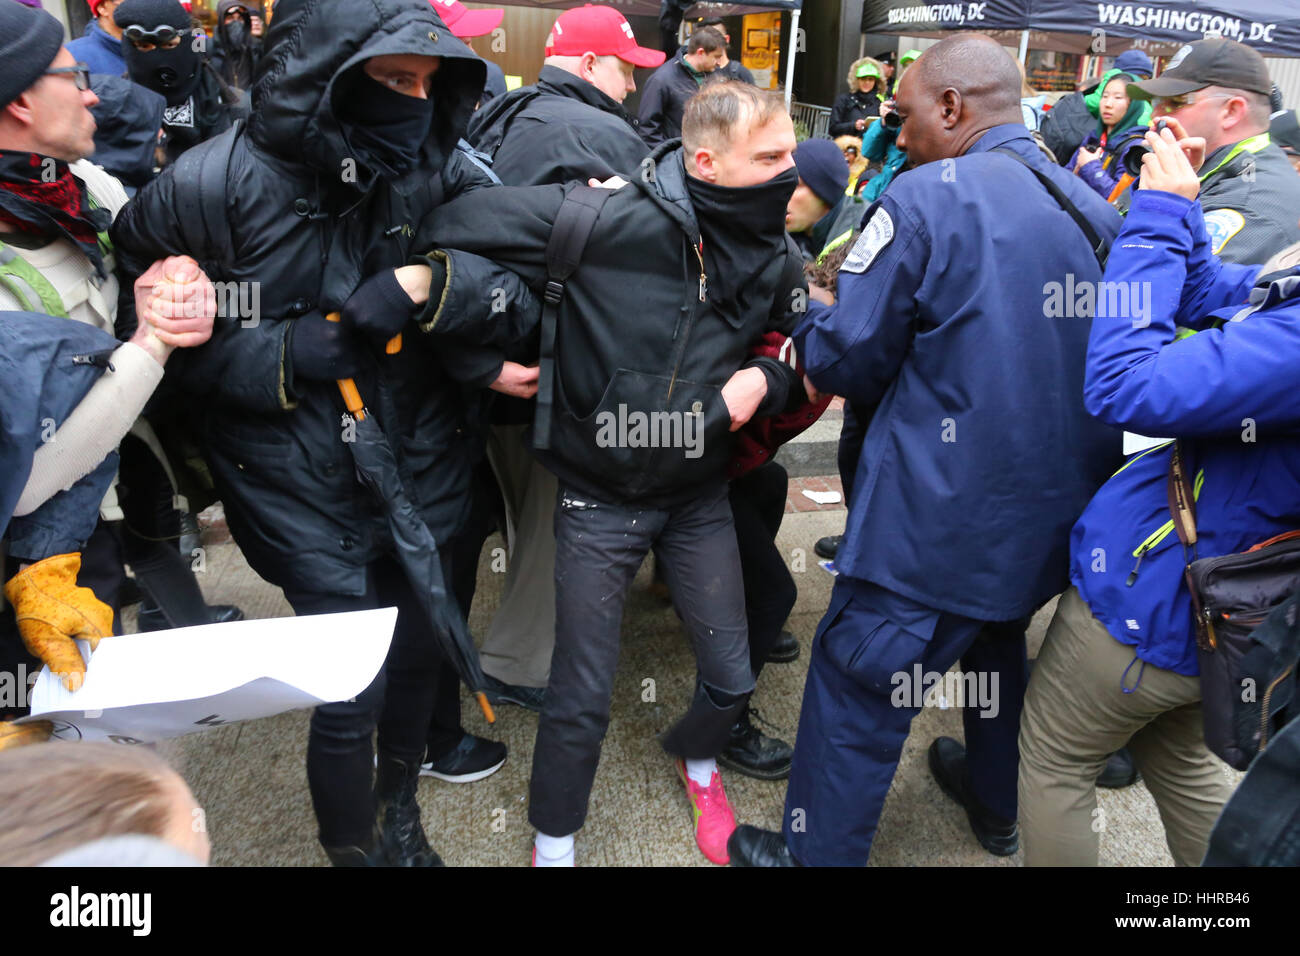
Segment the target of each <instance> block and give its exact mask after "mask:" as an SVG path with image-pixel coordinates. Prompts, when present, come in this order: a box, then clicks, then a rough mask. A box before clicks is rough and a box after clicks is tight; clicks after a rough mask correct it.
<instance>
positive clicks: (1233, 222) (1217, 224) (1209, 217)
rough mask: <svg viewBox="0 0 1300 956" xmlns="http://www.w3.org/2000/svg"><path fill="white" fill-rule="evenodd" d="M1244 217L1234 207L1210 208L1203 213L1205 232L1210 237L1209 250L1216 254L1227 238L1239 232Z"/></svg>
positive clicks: (1244, 220)
mask: <svg viewBox="0 0 1300 956" xmlns="http://www.w3.org/2000/svg"><path fill="white" fill-rule="evenodd" d="M1245 225H1246V217H1245V216H1243V215H1242V214H1241V213H1239V212H1237V210H1235V209H1212V210H1210V211H1209V212H1207V213H1206V214H1205V233H1206V235H1208V236H1209V237H1210V250H1211V251H1212V252H1213V253H1214V254H1215V255H1216V256H1217V255H1218V254H1219V250H1220V249H1222V248H1223V247H1224V246H1225V245H1227V244H1228V240H1229V239H1231V238H1232V237H1233V236H1235V235H1236V234H1237V233H1239V232H1241V230H1242V228H1243V227H1244V226H1245Z"/></svg>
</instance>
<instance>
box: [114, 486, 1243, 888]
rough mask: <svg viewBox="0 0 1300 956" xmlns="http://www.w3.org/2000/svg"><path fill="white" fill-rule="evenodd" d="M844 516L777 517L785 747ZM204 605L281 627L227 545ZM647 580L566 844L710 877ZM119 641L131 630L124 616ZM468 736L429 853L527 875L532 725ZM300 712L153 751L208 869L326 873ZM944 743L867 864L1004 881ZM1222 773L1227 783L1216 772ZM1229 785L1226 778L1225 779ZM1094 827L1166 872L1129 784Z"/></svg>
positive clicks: (485, 562) (670, 663)
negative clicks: (686, 787)
mask: <svg viewBox="0 0 1300 956" xmlns="http://www.w3.org/2000/svg"><path fill="white" fill-rule="evenodd" d="M843 522H844V511H843V507H842V506H838V507H823V508H818V509H816V510H812V511H801V512H799V513H795V514H787V515H786V518H785V522H784V524H783V526H782V529H781V533H780V536H779V539H778V545H779V546H780V547H781V549H782V551H783V553H784V554H786V555H787V557H788V560H789V563H790V565H791V567H792V569H793V570H794V571H795V578H796V580H797V581H798V583H799V601H798V604H797V605H796V607H795V611H794V613H793V615H792V616H791V619H790V627H791V629H792V630H793V631H794V633H795V634H796V635H798V637H799V638H800V641H801V643H802V644H803V653H802V654H801V655H800V657H799V659H798V660H797V661H795V662H794V663H791V664H772V665H769V666H768V667H767V668H766V670H765V671H764V673H763V675H762V677H761V679H760V681H759V687H758V691H757V692H756V694H755V696H754V702H755V704H756V705H757V707H758V709H759V711H760V712H761V714H762V716H763V717H764V718H765V719H766V720H768V721H770V722H771V723H772V724H773V725H774V726H775V730H769V731H768V732H769V733H772V734H775V735H776V736H780V737H784V738H785V739H787V740H790V741H793V740H794V737H795V730H796V727H797V724H798V716H799V704H800V700H801V695H802V691H803V682H804V677H805V674H806V672H807V661H808V642H809V641H810V640H811V638H812V635H813V632H814V630H815V628H816V625H817V622H818V620H819V619H820V617H821V615H822V612H823V611H824V610H825V608H826V606H827V602H828V599H829V595H830V589H831V583H832V578H831V576H830V575H829V574H828V573H827V572H826V571H824V570H823V569H821V568H820V567H819V566H818V565H817V558H816V556H815V555H814V553H813V550H812V545H813V542H814V541H816V539H817V538H819V537H821V536H822V535H826V534H832V533H836V532H839V531H840V530H842V529H843ZM501 546H502V542H501V539H500V538H498V537H495V536H494V537H493V538H492V539H490V540H489V541H488V543H487V546H486V547H485V549H484V554H483V556H482V559H481V561H480V566H479V587H478V595H477V598H476V600H475V602H474V607H473V610H472V613H471V615H470V626H471V629H472V631H473V632H474V633H475V634H482V633H483V632H484V631H485V630H486V626H487V623H488V621H489V619H490V617H491V614H492V613H493V611H494V610H495V608H496V606H497V603H498V600H499V596H500V591H501V586H502V582H503V579H504V575H502V574H498V573H493V572H492V570H491V552H492V549H493V548H497V547H501ZM199 577H200V579H201V581H202V584H203V590H204V592H205V593H206V594H207V596H208V600H209V601H210V602H213V603H218V602H219V603H234V604H238V605H240V606H241V607H242V608H243V609H244V610H245V612H246V613H247V615H248V616H249V617H274V616H285V615H288V614H289V613H290V610H289V606H288V604H286V603H285V601H284V598H283V596H282V595H281V593H280V591H279V590H278V589H277V588H274V587H271V586H270V585H268V584H266V583H265V582H264V581H262V580H261V579H260V578H258V577H257V575H256V574H254V573H253V572H252V570H251V569H249V567H248V565H247V564H246V563H245V562H244V559H243V556H242V554H241V553H240V552H239V549H238V548H237V547H235V545H233V544H231V543H224V544H212V545H209V546H208V553H207V570H206V572H205V573H203V574H201V575H199ZM648 585H649V573H648V569H646V568H643V569H642V572H641V575H640V577H639V578H638V580H637V582H636V584H635V585H634V586H633V590H632V592H631V594H630V595H629V598H628V602H627V613H626V616H625V620H624V628H623V654H622V660H621V663H620V668H619V672H618V677H617V680H616V684H615V691H614V699H613V718H612V721H611V724H610V728H609V733H608V736H607V737H606V739H605V746H604V750H603V753H602V757H601V764H600V769H599V772H598V774H597V777H596V783H595V790H594V792H593V794H592V799H591V812H590V815H589V817H588V820H587V825H586V827H585V828H584V829H583V831H582V832H581V833H580V834H579V836H578V841H577V854H578V857H577V858H578V863H579V864H580V865H584V866H645V865H650V866H711V865H712V864H710V863H709V862H708V861H707V860H705V859H704V857H703V856H702V855H701V854H700V852H699V850H698V849H697V848H696V846H695V841H694V836H693V834H692V831H691V817H690V811H689V808H688V804H687V801H686V797H685V795H684V793H683V791H682V786H681V784H680V783H679V782H678V780H677V777H676V774H675V772H674V770H673V767H672V764H671V762H670V760H669V758H668V757H667V756H666V755H665V754H664V752H663V751H662V750H661V749H660V747H659V745H658V743H657V742H656V740H655V735H656V734H658V733H659V732H661V731H663V730H664V729H665V728H667V727H668V726H669V724H671V723H672V721H673V720H674V719H675V718H676V716H677V715H678V714H679V713H681V712H682V711H683V710H684V708H685V706H686V703H687V701H688V699H689V697H690V694H691V691H692V689H693V686H694V667H693V661H692V657H691V654H690V650H689V647H688V644H687V641H686V639H685V634H684V632H683V630H682V627H681V625H680V623H679V621H678V620H677V617H676V616H675V614H674V613H673V611H672V609H671V608H669V607H668V606H666V605H664V604H662V603H661V602H660V601H658V600H657V599H656V598H654V597H652V596H651V595H650V594H649V592H648V590H647V588H648ZM1053 606H1054V604H1053V605H1051V606H1049V607H1048V608H1046V609H1045V610H1044V611H1043V612H1041V613H1040V614H1039V615H1038V617H1037V618H1035V620H1034V623H1033V626H1032V628H1031V630H1030V639H1031V645H1030V653H1031V655H1033V654H1035V653H1036V652H1037V648H1038V644H1039V643H1040V642H1041V640H1042V635H1043V631H1044V628H1045V627H1046V624H1047V621H1048V620H1049V619H1050V612H1051V610H1052V607H1053ZM124 623H126V624H127V625H128V628H131V627H133V624H134V622H133V621H132V620H131V615H130V613H128V615H127V616H125V617H124ZM462 712H463V714H464V720H465V726H466V728H467V729H468V730H469V731H470V732H472V733H475V734H479V735H482V736H488V737H493V738H496V739H500V740H503V741H505V742H506V743H507V745H508V746H509V748H510V757H509V759H508V760H507V762H506V765H505V767H503V768H502V769H501V770H500V771H499V772H498V773H496V774H495V775H493V776H491V777H489V778H487V779H486V780H482V781H479V782H477V783H472V784H463V785H455V784H448V783H444V782H442V781H438V780H430V779H422V780H421V782H420V790H419V799H420V804H421V807H422V808H423V811H424V826H425V829H426V831H427V832H428V835H429V840H430V842H431V843H432V844H433V846H434V848H435V849H436V850H437V851H438V852H439V854H440V855H441V856H442V858H443V859H444V860H445V861H446V862H447V864H448V865H451V866H523V865H527V863H528V861H529V854H530V847H531V842H532V829H531V827H530V826H529V824H528V819H527V807H526V801H527V795H528V776H529V771H530V768H531V761H532V748H533V738H534V735H535V733H536V729H537V717H536V715H535V714H533V713H531V712H529V711H526V710H523V709H520V708H517V707H512V706H502V707H500V708H498V711H497V722H496V724H495V725H494V726H492V727H488V725H487V724H486V722H485V721H484V719H483V717H482V715H481V714H480V713H479V710H478V707H477V706H476V705H474V704H473V703H472V702H471V701H470V700H469V698H468V696H466V697H465V698H464V700H463V703H462ZM308 716H309V714H308V712H306V711H300V712H296V713H290V714H284V715H281V716H279V717H274V718H268V719H265V720H260V721H253V722H250V723H245V724H240V725H234V726H230V727H219V728H216V729H213V730H210V731H206V732H204V733H200V734H196V735H193V736H190V737H186V738H182V739H179V740H174V741H168V742H166V743H164V744H163V745H161V746H160V750H161V752H162V753H163V754H164V755H165V756H166V757H167V758H168V759H169V760H171V762H172V763H173V765H174V766H175V767H176V768H177V769H178V770H179V771H180V772H181V773H182V774H183V775H184V777H185V779H186V780H187V781H189V783H190V786H191V787H192V788H193V789H194V792H195V795H196V796H197V798H198V801H199V804H200V805H201V806H202V807H204V809H205V811H206V819H207V825H208V830H209V835H210V837H211V839H212V845H213V856H212V862H213V864H214V865H222V866H267V865H271V866H323V865H326V858H325V855H324V853H323V852H322V851H321V850H320V848H319V846H318V844H317V841H316V829H315V821H314V818H313V814H312V808H311V799H310V797H309V795H308V791H307V779H306V770H305V754H306V746H307V721H308ZM940 734H947V735H950V736H954V737H957V738H958V739H960V738H961V735H962V733H961V717H960V714H959V713H957V712H956V711H955V710H952V709H947V710H940V709H937V708H927V709H926V710H924V711H923V712H922V713H921V715H920V716H919V717H918V718H917V719H916V721H915V722H914V723H913V727H912V734H911V736H910V737H909V738H908V741H907V744H906V747H905V749H904V751H903V756H902V761H901V763H900V764H899V769H898V774H897V775H896V777H895V779H894V783H893V787H892V789H891V791H890V795H889V798H888V800H887V802H886V804H885V809H884V813H883V816H882V818H881V821H880V829H879V834H878V836H877V838H876V842H875V846H874V849H873V852H872V860H871V862H872V864H873V865H876V866H939V865H944V866H954V865H956V866H1014V865H1018V863H1019V856H1016V857H1011V858H1008V859H998V858H996V857H993V856H990V855H989V854H987V853H985V852H984V851H983V850H982V849H981V848H980V846H979V844H978V843H976V841H975V838H974V836H972V834H971V832H970V829H969V827H968V825H967V823H966V818H965V815H964V813H963V812H962V811H961V810H960V808H958V807H957V805H956V804H954V803H953V802H952V801H950V800H948V799H947V798H946V797H945V796H944V795H943V794H942V793H940V791H939V788H938V787H937V786H936V785H935V783H934V782H933V780H932V779H931V778H930V774H929V771H928V769H927V767H926V759H925V758H926V749H927V748H928V746H929V744H930V741H931V740H932V739H933V738H934V737H935V736H938V735H940ZM1224 772H1225V773H1229V772H1230V771H1228V770H1227V768H1226V767H1225V769H1224ZM1235 776H1236V775H1234V777H1235ZM724 782H725V783H726V787H727V793H728V795H729V796H730V799H731V803H732V806H733V807H734V808H735V811H736V815H737V818H738V820H739V821H740V822H743V823H753V824H757V825H760V826H765V827H770V828H777V827H779V824H780V817H781V813H782V808H783V801H784V796H785V783H784V782H783V781H780V782H764V781H759V780H752V779H749V778H747V777H743V776H740V775H738V774H735V773H731V772H726V771H724ZM1100 806H1101V809H1102V810H1103V811H1104V820H1105V823H1106V828H1105V830H1104V831H1103V832H1102V836H1101V856H1102V863H1103V864H1105V865H1112V866H1116V865H1119V866H1149V865H1170V864H1171V862H1172V861H1171V859H1170V856H1169V853H1168V850H1167V849H1166V847H1165V841H1164V833H1163V830H1162V828H1161V825H1160V819H1159V815H1158V814H1157V812H1156V808H1155V805H1154V803H1153V802H1152V800H1151V798H1150V795H1149V794H1148V793H1147V791H1146V789H1145V788H1144V787H1143V786H1142V785H1141V784H1139V785H1137V786H1135V787H1131V788H1129V789H1127V790H1122V791H1118V792H1116V791H1104V790H1103V791H1101V792H1100Z"/></svg>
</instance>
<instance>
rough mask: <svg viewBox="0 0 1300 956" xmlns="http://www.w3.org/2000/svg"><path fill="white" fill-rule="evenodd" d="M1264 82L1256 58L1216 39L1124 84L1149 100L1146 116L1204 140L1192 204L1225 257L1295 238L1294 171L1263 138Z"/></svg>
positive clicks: (1298, 229) (1258, 254) (1256, 258)
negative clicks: (1197, 191)
mask: <svg viewBox="0 0 1300 956" xmlns="http://www.w3.org/2000/svg"><path fill="white" fill-rule="evenodd" d="M1271 88H1272V81H1271V80H1270V79H1269V75H1268V67H1267V66H1266V65H1265V63H1264V58H1263V57H1262V56H1260V55H1259V54H1258V53H1257V52H1255V51H1254V50H1252V49H1251V48H1250V47H1248V46H1245V45H1243V44H1241V43H1237V42H1236V41H1234V40H1226V39H1222V38H1214V39H1209V40H1198V41H1196V42H1195V43H1190V44H1188V45H1187V46H1184V47H1183V48H1182V49H1181V50H1179V51H1178V53H1177V54H1176V55H1175V57H1174V59H1173V61H1172V62H1171V64H1170V67H1169V68H1168V69H1166V70H1165V71H1164V73H1162V74H1161V75H1160V76H1159V77H1157V78H1156V79H1153V80H1143V81H1142V82H1141V83H1131V84H1129V87H1128V92H1129V96H1131V97H1133V98H1134V99H1143V100H1151V101H1153V102H1152V106H1153V110H1152V121H1153V122H1155V121H1157V120H1159V119H1160V118H1161V117H1170V118H1172V119H1173V120H1175V121H1176V122H1177V123H1178V124H1179V125H1181V128H1182V130H1183V131H1186V135H1187V136H1200V137H1203V138H1204V139H1205V144H1206V148H1205V152H1206V155H1205V162H1204V163H1203V164H1202V165H1201V168H1200V169H1199V170H1198V174H1199V176H1200V180H1201V190H1200V203H1201V208H1202V210H1203V211H1204V213H1205V228H1206V232H1207V234H1208V235H1209V237H1210V242H1211V246H1212V249H1213V251H1214V253H1215V255H1217V256H1218V257H1219V258H1220V259H1223V260H1224V261H1225V262H1237V263H1261V262H1264V261H1266V260H1267V259H1268V258H1269V257H1271V256H1273V255H1274V254H1276V253H1278V252H1280V251H1281V250H1282V249H1284V248H1286V247H1287V246H1289V245H1291V244H1292V243H1294V242H1296V241H1297V240H1300V222H1298V221H1297V219H1300V177H1297V176H1296V174H1295V171H1294V170H1293V169H1292V168H1291V164H1290V163H1289V162H1288V161H1287V158H1286V156H1285V155H1284V154H1283V153H1282V151H1281V150H1280V149H1278V147H1277V146H1276V145H1274V144H1273V143H1272V141H1271V140H1270V138H1269V114H1270V112H1271V109H1270V105H1269V92H1270V90H1271ZM1180 132H1181V131H1180V130H1178V129H1175V134H1179V133H1180Z"/></svg>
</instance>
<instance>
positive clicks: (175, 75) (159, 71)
mask: <svg viewBox="0 0 1300 956" xmlns="http://www.w3.org/2000/svg"><path fill="white" fill-rule="evenodd" d="M122 58H123V59H124V60H126V69H127V72H128V73H130V75H131V79H132V81H134V82H136V83H139V84H140V85H141V86H147V87H148V88H149V89H151V90H153V91H154V92H155V93H161V94H162V95H163V96H164V97H166V99H167V105H168V106H175V105H177V104H178V103H183V102H184V101H185V100H186V98H188V97H189V95H190V94H191V93H192V92H194V87H196V86H198V83H199V68H200V67H201V66H202V64H203V55H202V54H201V53H197V52H195V50H194V37H193V36H192V35H191V34H190V33H188V32H186V33H184V34H182V35H181V42H180V45H178V46H176V47H174V48H172V49H170V50H163V49H153V50H150V51H148V52H144V51H142V50H137V49H136V48H135V45H134V44H133V43H131V41H130V40H123V41H122Z"/></svg>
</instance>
